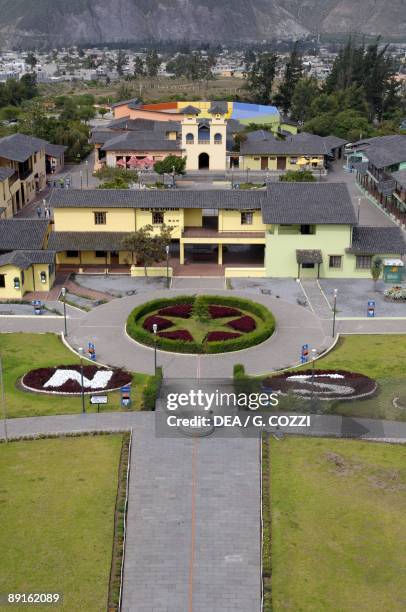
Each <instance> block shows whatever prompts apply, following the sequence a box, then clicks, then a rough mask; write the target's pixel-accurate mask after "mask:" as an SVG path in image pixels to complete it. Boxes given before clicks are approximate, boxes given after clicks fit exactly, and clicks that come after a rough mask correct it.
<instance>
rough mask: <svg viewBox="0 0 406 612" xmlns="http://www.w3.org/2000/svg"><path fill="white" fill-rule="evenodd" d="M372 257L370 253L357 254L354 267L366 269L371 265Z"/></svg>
mask: <svg viewBox="0 0 406 612" xmlns="http://www.w3.org/2000/svg"><path fill="white" fill-rule="evenodd" d="M371 263H372V257H371V256H370V255H357V259H356V262H355V267H356V268H357V269H358V270H366V269H368V268H370V267H371Z"/></svg>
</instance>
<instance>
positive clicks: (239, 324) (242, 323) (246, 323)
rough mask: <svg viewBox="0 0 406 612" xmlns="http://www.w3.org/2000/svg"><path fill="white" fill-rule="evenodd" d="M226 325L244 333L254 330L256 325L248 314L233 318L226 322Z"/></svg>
mask: <svg viewBox="0 0 406 612" xmlns="http://www.w3.org/2000/svg"><path fill="white" fill-rule="evenodd" d="M227 325H228V326H229V327H232V328H233V329H238V331H241V332H244V333H247V332H251V331H254V329H255V328H256V326H257V324H256V323H255V321H254V319H253V318H252V317H250V316H248V315H244V316H243V317H240V318H239V319H234V320H233V321H230V322H229V323H227Z"/></svg>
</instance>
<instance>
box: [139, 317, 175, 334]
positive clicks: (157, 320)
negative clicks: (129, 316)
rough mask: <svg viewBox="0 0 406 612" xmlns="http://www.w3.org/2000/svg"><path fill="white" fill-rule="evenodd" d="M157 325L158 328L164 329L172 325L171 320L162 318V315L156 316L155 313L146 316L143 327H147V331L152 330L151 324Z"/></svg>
mask: <svg viewBox="0 0 406 612" xmlns="http://www.w3.org/2000/svg"><path fill="white" fill-rule="evenodd" d="M154 325H157V327H158V330H159V331H161V330H162V329H166V328H167V327H171V326H172V325H173V323H172V321H169V319H164V318H163V317H157V316H156V315H151V316H150V317H147V318H146V319H145V321H144V323H143V328H144V329H147V330H148V331H149V332H153V331H154V330H153V326H154Z"/></svg>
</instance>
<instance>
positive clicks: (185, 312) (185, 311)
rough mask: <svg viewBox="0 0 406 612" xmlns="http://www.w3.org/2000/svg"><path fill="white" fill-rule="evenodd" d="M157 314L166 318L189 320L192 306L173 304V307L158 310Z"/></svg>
mask: <svg viewBox="0 0 406 612" xmlns="http://www.w3.org/2000/svg"><path fill="white" fill-rule="evenodd" d="M158 314H159V315H163V316H167V317H181V318H182V319H189V318H190V315H191V314H192V304H175V305H174V306H167V307H166V308H161V310H158Z"/></svg>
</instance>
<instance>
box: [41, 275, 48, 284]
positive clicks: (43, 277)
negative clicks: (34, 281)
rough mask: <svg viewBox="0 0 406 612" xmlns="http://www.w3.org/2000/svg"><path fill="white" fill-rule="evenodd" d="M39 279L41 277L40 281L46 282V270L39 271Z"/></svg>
mask: <svg viewBox="0 0 406 612" xmlns="http://www.w3.org/2000/svg"><path fill="white" fill-rule="evenodd" d="M40 279H41V283H46V282H47V273H46V272H40Z"/></svg>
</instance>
